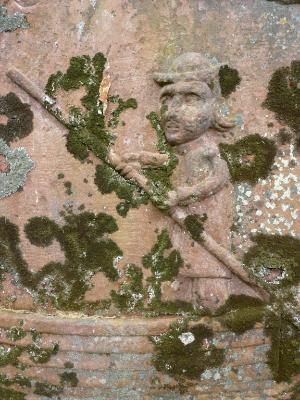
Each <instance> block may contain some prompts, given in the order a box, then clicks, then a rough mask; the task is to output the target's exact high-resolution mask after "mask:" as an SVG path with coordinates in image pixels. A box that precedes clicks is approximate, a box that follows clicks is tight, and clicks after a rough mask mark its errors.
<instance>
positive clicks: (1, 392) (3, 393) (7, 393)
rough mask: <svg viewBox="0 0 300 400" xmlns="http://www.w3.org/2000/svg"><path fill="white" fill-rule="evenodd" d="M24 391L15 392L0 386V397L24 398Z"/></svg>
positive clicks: (16, 399)
mask: <svg viewBox="0 0 300 400" xmlns="http://www.w3.org/2000/svg"><path fill="white" fill-rule="evenodd" d="M25 396H26V393H21V392H17V391H16V390H13V389H7V388H3V387H1V386H0V398H1V399H5V400H26V397H25Z"/></svg>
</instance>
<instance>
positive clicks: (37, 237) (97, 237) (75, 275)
mask: <svg viewBox="0 0 300 400" xmlns="http://www.w3.org/2000/svg"><path fill="white" fill-rule="evenodd" d="M64 218H65V225H63V226H62V227H60V226H58V225H57V224H56V223H55V222H53V221H51V220H49V219H48V218H46V217H34V218H32V219H30V220H29V221H28V223H27V224H26V226H25V233H26V236H27V237H28V239H29V241H30V242H31V243H32V244H34V245H36V246H47V245H49V244H51V242H52V240H53V239H54V238H55V239H56V240H57V241H58V243H59V244H60V246H61V249H62V250H63V251H64V253H65V262H64V263H54V262H50V263H48V264H46V265H45V266H44V267H43V268H41V269H40V270H39V271H38V272H37V273H32V272H31V271H30V268H29V266H28V265H27V263H26V261H25V260H24V259H23V257H22V254H21V252H20V249H19V241H20V239H19V233H18V228H17V226H15V225H14V224H12V223H10V222H9V221H8V220H7V219H6V218H4V217H2V218H0V222H1V224H0V238H1V242H0V260H3V261H4V262H6V263H7V264H8V265H9V267H10V269H11V270H12V271H14V272H16V273H17V274H18V277H19V281H20V283H21V284H22V285H23V286H25V287H26V288H28V289H30V290H31V291H32V293H33V294H34V295H35V296H37V297H38V299H39V301H41V302H42V303H46V302H49V301H51V302H52V303H53V305H54V306H55V307H57V308H60V309H72V310H76V309H80V308H84V307H86V303H85V302H84V300H83V298H84V295H85V293H86V291H87V290H88V289H89V288H90V287H91V284H90V280H91V278H92V276H94V275H95V273H97V272H100V271H101V272H103V273H104V274H105V275H106V276H107V278H109V279H111V280H117V279H118V271H117V269H116V268H115V267H114V262H115V259H116V258H117V257H120V256H121V255H122V251H121V250H120V249H119V247H118V246H117V244H116V243H115V242H114V241H112V240H111V239H109V238H108V237H107V235H108V234H110V233H113V232H115V231H116V230H117V229H118V227H117V224H116V222H115V220H114V218H113V217H111V216H109V215H107V214H104V213H99V214H93V213H91V212H83V213H80V214H77V215H75V214H73V213H72V212H71V213H69V214H68V215H65V216H64Z"/></svg>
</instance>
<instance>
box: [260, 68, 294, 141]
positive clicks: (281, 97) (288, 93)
mask: <svg viewBox="0 0 300 400" xmlns="http://www.w3.org/2000/svg"><path fill="white" fill-rule="evenodd" d="M263 106H264V107H266V108H267V109H268V110H271V111H273V112H274V113H275V115H276V118H277V120H278V121H279V122H281V123H282V124H285V125H288V126H289V127H290V128H291V129H292V130H293V131H294V133H295V134H296V139H297V141H298V142H299V139H300V128H299V127H300V61H299V60H295V61H292V63H291V66H290V67H281V68H278V69H277V70H276V71H275V72H274V73H273V75H272V77H271V79H270V82H269V85H268V93H267V97H266V100H265V101H264V103H263Z"/></svg>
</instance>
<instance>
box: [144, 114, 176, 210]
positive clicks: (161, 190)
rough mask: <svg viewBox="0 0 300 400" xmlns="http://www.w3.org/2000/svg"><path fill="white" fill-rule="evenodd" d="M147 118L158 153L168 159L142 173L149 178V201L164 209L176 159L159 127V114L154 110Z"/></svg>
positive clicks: (170, 188)
mask: <svg viewBox="0 0 300 400" xmlns="http://www.w3.org/2000/svg"><path fill="white" fill-rule="evenodd" d="M147 118H148V120H149V121H150V123H151V126H152V128H153V129H154V130H155V132H156V135H157V145H156V148H157V150H158V151H159V152H160V153H163V154H166V155H167V156H168V161H167V162H166V163H165V164H164V165H162V166H159V167H150V168H149V167H148V168H145V169H144V170H143V173H144V175H145V176H146V177H147V178H148V180H149V186H150V190H149V193H150V198H151V201H152V202H153V204H154V205H155V206H156V207H158V208H160V209H165V208H167V207H166V205H165V201H166V199H167V193H168V192H169V191H170V190H172V188H173V187H172V184H171V176H172V174H173V170H174V168H175V167H176V165H177V163H178V159H177V157H176V155H175V153H174V151H173V149H172V148H171V146H170V145H169V144H168V142H167V141H166V138H165V133H164V130H163V129H162V127H161V124H160V119H159V116H158V115H157V114H156V113H155V112H151V113H150V114H149V115H147Z"/></svg>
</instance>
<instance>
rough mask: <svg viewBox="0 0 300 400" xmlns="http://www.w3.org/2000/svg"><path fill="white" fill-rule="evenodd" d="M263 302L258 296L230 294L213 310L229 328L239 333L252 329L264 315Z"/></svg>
mask: <svg viewBox="0 0 300 400" xmlns="http://www.w3.org/2000/svg"><path fill="white" fill-rule="evenodd" d="M265 306H266V305H265V304H264V303H263V302H262V301H261V300H260V299H258V298H254V297H250V296H246V295H231V296H230V297H229V298H228V299H227V301H226V303H225V304H224V305H223V306H221V307H219V308H218V310H217V311H216V312H215V315H216V316H221V317H220V320H221V322H222V323H223V325H224V326H226V327H227V328H228V329H229V330H231V331H233V332H235V333H238V334H241V333H244V332H246V331H247V330H249V329H252V328H253V327H254V325H255V324H256V322H261V321H262V319H263V317H264V312H265Z"/></svg>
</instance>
